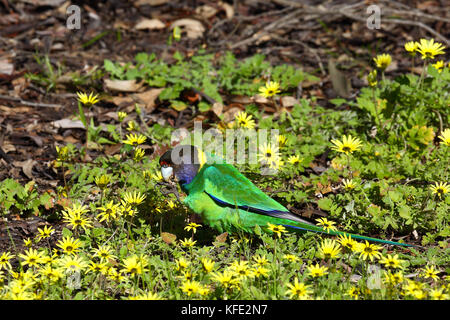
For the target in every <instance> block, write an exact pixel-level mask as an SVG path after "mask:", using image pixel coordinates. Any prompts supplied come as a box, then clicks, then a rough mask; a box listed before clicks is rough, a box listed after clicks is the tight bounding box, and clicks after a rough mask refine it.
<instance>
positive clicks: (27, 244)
mask: <svg viewBox="0 0 450 320" xmlns="http://www.w3.org/2000/svg"><path fill="white" fill-rule="evenodd" d="M32 244H33V242H32V240H31V239H30V238H26V239H23V245H24V246H25V247H27V248H30V247H31V245H32ZM0 264H1V261H0ZM0 269H1V268H0Z"/></svg>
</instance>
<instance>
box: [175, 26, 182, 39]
mask: <svg viewBox="0 0 450 320" xmlns="http://www.w3.org/2000/svg"><path fill="white" fill-rule="evenodd" d="M173 38H174V39H175V41H180V39H181V29H180V27H179V26H175V27H174V28H173Z"/></svg>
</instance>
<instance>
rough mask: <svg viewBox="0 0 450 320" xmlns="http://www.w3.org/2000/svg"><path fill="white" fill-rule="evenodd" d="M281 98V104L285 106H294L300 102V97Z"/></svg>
mask: <svg viewBox="0 0 450 320" xmlns="http://www.w3.org/2000/svg"><path fill="white" fill-rule="evenodd" d="M280 100H281V105H282V106H283V107H285V108H287V107H293V106H294V105H296V104H299V103H300V102H299V101H298V99H296V98H294V97H290V96H282V97H281V99H280Z"/></svg>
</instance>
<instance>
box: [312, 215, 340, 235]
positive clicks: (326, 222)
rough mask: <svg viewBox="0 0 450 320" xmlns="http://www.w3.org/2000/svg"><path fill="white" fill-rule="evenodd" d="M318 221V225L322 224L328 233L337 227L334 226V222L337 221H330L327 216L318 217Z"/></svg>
mask: <svg viewBox="0 0 450 320" xmlns="http://www.w3.org/2000/svg"><path fill="white" fill-rule="evenodd" d="M316 221H317V225H318V226H321V227H322V228H324V229H325V230H326V231H327V232H328V233H329V232H330V230H331V231H335V230H336V227H335V226H334V224H336V222H334V221H329V220H328V219H327V218H319V219H316Z"/></svg>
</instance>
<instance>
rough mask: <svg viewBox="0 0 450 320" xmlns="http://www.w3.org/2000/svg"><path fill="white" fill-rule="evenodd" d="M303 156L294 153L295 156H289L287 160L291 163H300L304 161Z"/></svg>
mask: <svg viewBox="0 0 450 320" xmlns="http://www.w3.org/2000/svg"><path fill="white" fill-rule="evenodd" d="M302 160H303V159H302V158H300V157H299V156H298V155H294V156H289V158H288V159H287V161H288V162H289V163H290V164H296V163H300V162H302Z"/></svg>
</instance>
